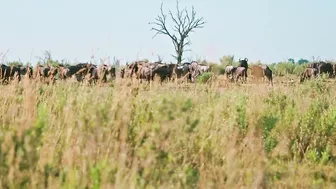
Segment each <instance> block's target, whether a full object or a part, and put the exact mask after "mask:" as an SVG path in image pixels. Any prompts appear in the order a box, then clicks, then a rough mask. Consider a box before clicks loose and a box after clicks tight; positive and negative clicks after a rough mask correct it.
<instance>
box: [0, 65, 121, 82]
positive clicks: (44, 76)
mask: <svg viewBox="0 0 336 189" xmlns="http://www.w3.org/2000/svg"><path fill="white" fill-rule="evenodd" d="M0 69H1V70H0V81H1V83H3V84H4V83H9V82H10V81H15V80H16V81H19V82H20V81H21V79H22V77H26V78H27V79H31V80H36V81H41V82H45V83H47V84H53V83H55V81H56V80H57V78H58V79H60V80H66V79H69V78H72V77H75V78H76V79H77V81H79V82H81V81H84V80H87V81H88V82H89V83H92V82H94V83H96V82H107V81H108V80H110V79H113V78H115V75H116V74H115V72H116V71H115V68H114V67H113V66H108V65H105V64H101V65H99V66H97V65H94V64H91V63H80V64H77V65H74V66H68V67H66V66H64V65H58V66H56V67H54V66H50V65H48V66H43V65H40V64H37V65H36V66H35V67H32V66H28V65H27V66H7V65H5V64H2V65H1V68H0Z"/></svg>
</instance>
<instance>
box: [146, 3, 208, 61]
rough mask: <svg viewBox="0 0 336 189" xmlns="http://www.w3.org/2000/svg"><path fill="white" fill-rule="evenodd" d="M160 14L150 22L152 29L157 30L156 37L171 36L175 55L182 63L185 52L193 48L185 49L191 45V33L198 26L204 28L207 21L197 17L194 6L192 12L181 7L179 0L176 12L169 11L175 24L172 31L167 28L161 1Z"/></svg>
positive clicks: (170, 17)
mask: <svg viewBox="0 0 336 189" xmlns="http://www.w3.org/2000/svg"><path fill="white" fill-rule="evenodd" d="M160 11H161V12H160V14H159V15H158V16H157V17H156V18H155V20H154V22H150V23H149V24H152V25H153V27H152V28H151V30H152V31H155V35H154V36H153V38H155V37H156V36H157V35H167V36H169V38H171V40H172V42H173V45H174V49H175V52H176V56H175V55H174V56H173V57H174V58H176V59H177V61H178V63H181V60H183V57H182V55H183V52H184V51H191V49H185V48H187V47H188V46H190V45H191V42H190V39H188V37H189V33H192V32H194V30H195V29H196V28H203V26H204V24H205V21H204V20H203V17H201V18H197V17H196V11H195V8H194V7H192V10H191V12H188V10H187V8H183V9H180V7H179V1H178V0H176V14H173V12H172V11H170V10H169V11H168V14H169V19H171V22H172V24H173V27H172V32H175V33H176V34H173V33H171V31H169V30H168V28H167V15H166V14H164V13H163V3H161V7H160Z"/></svg>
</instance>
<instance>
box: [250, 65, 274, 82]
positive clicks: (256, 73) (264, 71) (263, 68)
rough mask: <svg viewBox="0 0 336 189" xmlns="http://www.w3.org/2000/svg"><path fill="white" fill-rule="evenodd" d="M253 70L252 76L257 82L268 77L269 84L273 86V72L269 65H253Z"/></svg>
mask: <svg viewBox="0 0 336 189" xmlns="http://www.w3.org/2000/svg"><path fill="white" fill-rule="evenodd" d="M251 70H252V71H251V75H252V76H253V77H254V78H255V79H256V80H259V79H261V78H265V77H266V78H267V79H268V81H269V84H271V85H272V86H273V72H272V70H271V69H270V68H269V67H268V66H267V65H253V66H252V67H251Z"/></svg>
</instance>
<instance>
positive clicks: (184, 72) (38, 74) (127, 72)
mask: <svg viewBox="0 0 336 189" xmlns="http://www.w3.org/2000/svg"><path fill="white" fill-rule="evenodd" d="M0 69H1V70H0V82H1V83H8V82H10V81H13V80H17V81H21V79H22V77H26V78H28V79H31V80H38V81H42V82H45V83H47V84H53V83H55V81H56V80H57V79H58V80H67V79H69V78H75V79H76V80H77V81H78V82H83V81H87V82H88V83H90V84H91V83H97V82H99V83H104V82H108V81H111V80H114V79H115V78H116V68H115V67H114V66H111V65H105V64H101V65H99V66H97V65H95V64H91V63H79V64H77V65H72V66H64V65H58V66H56V67H54V66H49V65H48V66H43V65H39V64H37V65H36V66H35V67H32V66H7V65H5V64H2V65H1V68H0ZM248 70H251V76H252V77H253V78H254V79H260V78H267V79H268V81H269V84H271V85H272V86H273V73H272V70H271V69H270V68H269V67H268V66H267V65H252V66H250V67H249V65H248V59H247V58H245V59H239V64H238V66H226V68H225V74H226V76H227V79H229V80H231V81H235V82H238V80H239V79H241V80H242V81H243V82H246V80H247V77H248V74H247V72H248ZM209 71H210V67H209V66H208V65H204V64H200V63H198V62H196V61H192V62H185V63H183V64H166V63H162V62H154V63H149V62H145V61H134V62H132V63H131V64H126V66H125V67H124V68H122V69H121V70H120V77H121V78H131V79H132V78H135V79H137V80H138V81H140V82H143V80H145V81H147V82H151V81H153V80H154V78H156V77H157V78H159V80H160V81H161V82H163V81H165V80H169V81H175V80H182V81H190V82H195V80H196V79H197V77H198V76H200V75H202V74H203V73H204V72H209ZM323 73H326V74H328V75H329V76H331V77H334V76H335V75H336V65H333V64H331V63H326V62H317V63H311V64H308V65H307V68H306V69H305V70H304V72H303V73H302V74H301V76H300V81H301V82H303V81H304V80H306V79H310V78H312V77H316V76H318V75H321V74H323Z"/></svg>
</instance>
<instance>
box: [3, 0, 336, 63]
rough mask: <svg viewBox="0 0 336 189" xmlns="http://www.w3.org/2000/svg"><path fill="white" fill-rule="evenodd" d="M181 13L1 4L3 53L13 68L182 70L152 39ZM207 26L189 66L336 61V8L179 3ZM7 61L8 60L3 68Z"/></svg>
mask: <svg viewBox="0 0 336 189" xmlns="http://www.w3.org/2000/svg"><path fill="white" fill-rule="evenodd" d="M161 2H163V9H164V11H168V10H169V9H171V10H172V11H175V6H176V1H174V0H141V1H136V0H132V1H131V0H122V1H121V0H118V1H117V0H95V1H93V0H48V1H46V0H25V1H23V0H0V4H1V7H0V24H1V26H0V28H1V29H0V31H1V32H0V53H4V52H6V51H7V50H8V53H7V54H6V60H7V61H17V60H21V61H23V62H28V61H29V62H32V63H34V62H36V61H37V60H38V57H41V56H43V52H44V51H45V50H48V51H50V52H51V55H52V58H53V59H58V60H62V59H65V60H68V61H70V62H87V61H90V57H91V55H92V54H94V56H95V60H96V61H98V60H99V58H106V57H111V59H113V57H116V58H117V59H120V61H121V63H122V64H124V63H125V62H127V61H133V60H136V59H143V58H147V59H149V60H151V61H156V60H157V57H158V55H160V56H161V57H162V58H163V61H165V62H170V61H172V62H175V61H174V59H173V57H172V56H171V54H173V53H174V48H173V45H172V43H171V40H170V39H169V38H168V37H167V36H162V35H159V36H157V37H155V38H153V36H154V34H155V32H154V31H151V25H150V24H149V22H151V21H154V19H155V18H156V16H157V15H158V14H159V13H160V5H161ZM192 6H194V7H195V10H196V11H197V15H198V16H200V17H203V18H204V20H205V21H206V24H205V25H204V28H202V29H197V30H195V32H194V33H192V34H191V35H190V39H191V42H192V44H191V47H190V48H191V50H192V51H191V52H187V53H185V56H184V57H185V58H186V61H187V60H188V59H189V60H196V59H206V60H208V61H212V62H219V59H220V58H221V57H222V56H225V55H234V56H235V59H236V60H237V59H239V58H245V57H247V58H248V59H249V62H253V61H258V60H260V61H261V62H263V63H273V62H279V61H282V60H287V59H288V58H294V59H295V60H298V59H300V58H306V59H309V60H310V59H312V57H313V56H314V57H319V58H321V59H328V60H331V59H335V58H336V37H335V35H336V14H335V13H334V8H336V1H335V0H323V1H316V0H281V1H280V0H253V1H252V0H180V7H181V8H183V7H187V8H188V10H190V9H191V7H192ZM0 61H1V60H0Z"/></svg>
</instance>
